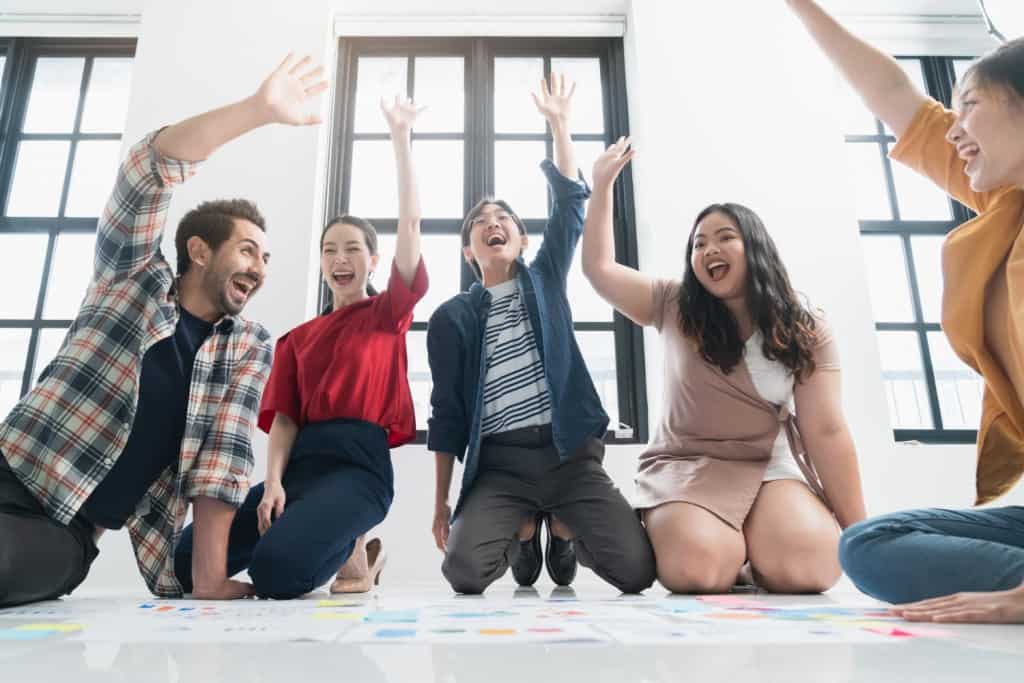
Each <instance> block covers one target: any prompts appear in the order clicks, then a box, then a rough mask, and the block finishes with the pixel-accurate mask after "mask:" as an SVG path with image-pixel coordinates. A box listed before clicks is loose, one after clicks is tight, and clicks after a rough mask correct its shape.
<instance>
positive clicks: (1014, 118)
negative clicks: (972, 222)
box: [946, 75, 1024, 192]
mask: <svg viewBox="0 0 1024 683" xmlns="http://www.w3.org/2000/svg"><path fill="white" fill-rule="evenodd" d="M954 103H955V106H956V112H957V118H956V121H955V122H954V123H953V125H952V126H951V127H950V129H949V131H948V132H947V133H946V140H948V141H949V143H950V144H951V145H955V146H956V151H957V154H959V156H960V158H961V159H963V160H964V161H965V162H966V164H965V166H964V173H966V174H967V177H968V178H970V181H971V189H972V190H974V191H975V192H987V191H990V190H994V189H997V188H1000V187H1004V186H1006V185H1016V186H1018V187H1024V98H1020V97H1019V96H1017V95H1016V94H1015V93H1013V92H1012V91H1010V90H1009V89H1008V88H1003V87H1000V86H986V85H983V84H981V83H980V82H979V81H978V79H977V78H973V77H971V76H970V75H968V77H967V78H966V79H965V80H964V82H963V85H962V88H961V89H960V90H959V92H958V93H956V95H955V98H954Z"/></svg>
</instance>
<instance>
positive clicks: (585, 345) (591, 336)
mask: <svg viewBox="0 0 1024 683" xmlns="http://www.w3.org/2000/svg"><path fill="white" fill-rule="evenodd" d="M576 341H577V343H578V344H579V346H580V353H582V354H583V360H584V362H586V364H587V370H588V371H589V372H590V377H591V378H592V379H593V380H594V386H595V387H596V388H597V395H598V397H600V399H601V404H602V405H603V406H604V410H605V412H606V413H608V417H609V423H608V426H609V428H610V429H613V430H614V429H615V427H616V426H617V425H618V424H619V388H618V378H617V377H616V374H615V333H614V332H610V331H609V332H576ZM630 426H631V427H633V428H634V429H636V425H630Z"/></svg>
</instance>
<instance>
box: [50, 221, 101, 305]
mask: <svg viewBox="0 0 1024 683" xmlns="http://www.w3.org/2000/svg"><path fill="white" fill-rule="evenodd" d="M95 247H96V235H93V234H91V233H86V234H67V233H65V234H62V235H58V236H57V244H56V246H55V247H54V251H53V264H52V265H51V266H50V276H49V278H47V283H46V303H45V304H44V305H43V317H44V318H48V319H51V320H53V319H57V320H68V319H71V318H74V317H75V314H76V313H77V312H78V307H79V306H80V305H81V303H82V298H83V297H84V296H85V290H86V287H88V286H89V279H90V278H91V277H92V265H93V251H94V249H95Z"/></svg>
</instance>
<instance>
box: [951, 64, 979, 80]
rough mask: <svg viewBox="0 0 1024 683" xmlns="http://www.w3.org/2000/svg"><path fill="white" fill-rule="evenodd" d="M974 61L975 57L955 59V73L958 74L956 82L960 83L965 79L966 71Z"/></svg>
mask: <svg viewBox="0 0 1024 683" xmlns="http://www.w3.org/2000/svg"><path fill="white" fill-rule="evenodd" d="M973 63H974V60H973V59H954V60H953V73H954V74H955V75H956V82H957V83H959V82H960V81H962V80H963V79H964V73H966V72H967V69H969V68H970V66H971V64H973Z"/></svg>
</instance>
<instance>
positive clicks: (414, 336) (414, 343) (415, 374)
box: [405, 330, 434, 430]
mask: <svg viewBox="0 0 1024 683" xmlns="http://www.w3.org/2000/svg"><path fill="white" fill-rule="evenodd" d="M405 348H406V355H407V357H408V358H409V390H410V391H411V392H412V405H413V410H414V411H415V413H416V429H423V430H425V429H426V428H427V419H428V418H430V390H431V389H432V388H433V386H434V383H433V382H431V381H430V363H429V362H428V361H427V333H426V332H422V331H419V330H411V331H410V332H409V333H408V334H407V335H406V336H405Z"/></svg>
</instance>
